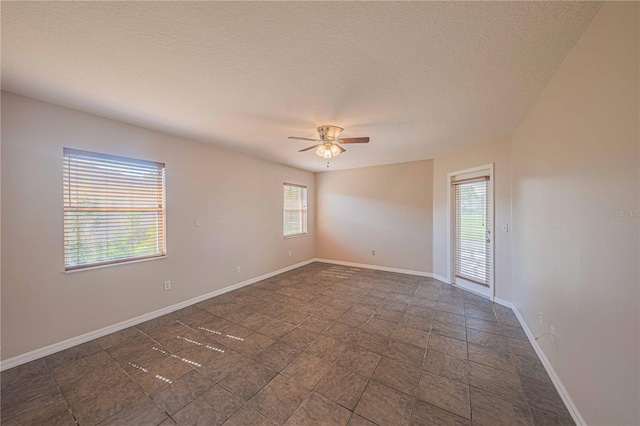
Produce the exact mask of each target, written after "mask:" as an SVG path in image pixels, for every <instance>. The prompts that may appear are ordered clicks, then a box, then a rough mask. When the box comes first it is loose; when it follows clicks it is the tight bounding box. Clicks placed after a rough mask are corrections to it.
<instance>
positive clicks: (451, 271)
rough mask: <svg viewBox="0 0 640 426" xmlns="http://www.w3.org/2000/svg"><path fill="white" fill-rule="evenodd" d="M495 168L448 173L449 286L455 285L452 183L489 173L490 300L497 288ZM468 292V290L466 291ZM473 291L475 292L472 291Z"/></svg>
mask: <svg viewBox="0 0 640 426" xmlns="http://www.w3.org/2000/svg"><path fill="white" fill-rule="evenodd" d="M493 166H494V163H489V164H485V165H483V166H477V167H472V168H470V169H464V170H458V171H455V172H450V173H447V274H448V275H447V282H448V283H449V284H452V285H455V281H456V280H455V270H454V268H455V262H454V261H453V259H454V256H455V254H454V251H455V244H454V241H453V239H454V237H455V236H454V233H453V223H454V214H455V209H454V207H453V185H451V182H452V181H453V178H454V177H455V176H458V175H463V174H468V173H474V172H485V171H486V172H488V173H489V185H490V191H489V206H490V207H491V242H490V243H489V250H490V251H491V264H490V266H491V273H490V279H489V298H490V299H491V300H493V299H494V297H495V288H494V281H495V279H494V274H495V262H496V260H495V239H496V228H495V217H496V213H495V204H494V195H493V194H494V192H495V191H494V188H495V183H494V181H493ZM465 290H467V289H465ZM472 291H473V290H472Z"/></svg>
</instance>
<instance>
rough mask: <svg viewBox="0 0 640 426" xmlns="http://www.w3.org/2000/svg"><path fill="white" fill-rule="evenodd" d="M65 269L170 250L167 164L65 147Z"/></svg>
mask: <svg viewBox="0 0 640 426" xmlns="http://www.w3.org/2000/svg"><path fill="white" fill-rule="evenodd" d="M63 172H64V178H63V183H64V191H63V192H64V262H65V270H74V269H81V268H86V267H91V266H99V265H108V264H112V263H120V262H127V261H132V260H140V259H146V258H152V257H160V256H165V255H166V248H165V166H164V164H162V163H155V162H151V161H144V160H136V159H131V158H125V157H116V156H112V155H106V154H97V153H93V152H86V151H79V150H74V149H68V148H65V149H64V161H63Z"/></svg>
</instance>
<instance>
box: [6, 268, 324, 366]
mask: <svg viewBox="0 0 640 426" xmlns="http://www.w3.org/2000/svg"><path fill="white" fill-rule="evenodd" d="M315 261H316V259H309V260H305V261H304V262H300V263H296V264H295V265H291V266H287V267H286V268H282V269H279V270H277V271H273V272H269V273H267V274H264V275H260V276H259V277H255V278H251V279H248V280H246V281H242V282H239V283H236V284H232V285H230V286H227V287H224V288H221V289H218V290H215V291H212V292H210V293H206V294H203V295H200V296H197V297H194V298H193V299H189V300H185V301H184V302H180V303H176V304H174V305H171V306H166V307H164V308H161V309H158V310H156V311H153V312H149V313H148V314H143V315H140V316H137V317H135V318H131V319H128V320H125V321H122V322H119V323H117V324H113V325H109V326H107V327H103V328H101V329H98V330H95V331H90V332H88V333H85V334H81V335H80V336H76V337H72V338H70V339H67V340H63V341H61V342H58V343H53V344H51V345H48V346H45V347H43V348H39V349H34V350H32V351H30V352H27V353H24V354H22V355H17V356H14V357H12V358H8V359H6V360H4V361H0V371H4V370H8V369H9V368H13V367H17V366H18V365H22V364H26V363H27V362H30V361H33V360H36V359H38V358H42V357H45V356H47V355H51V354H53V353H56V352H59V351H62V350H65V349H69V348H71V347H73V346H76V345H80V344H82V343H86V342H89V341H91V340H93V339H97V338H99V337H103V336H106V335H107V334H111V333H115V332H116V331H120V330H124V329H125V328H129V327H133V326H134V325H138V324H142V323H143V322H145V321H149V320H152V319H154V318H158V317H160V316H162V315H166V314H169V313H171V312H174V311H177V310H179V309H182V308H186V307H187V306H191V305H195V304H196V303H199V302H202V301H203V300H207V299H210V298H212V297H215V296H219V295H221V294H224V293H227V292H230V291H232V290H236V289H239V288H241V287H244V286H247V285H250V284H253V283H257V282H258V281H262V280H264V279H267V278H271V277H273V276H276V275H278V274H282V273H283V272H287V271H290V270H292V269H296V268H299V267H301V266H304V265H308V264H309V263H313V262H315Z"/></svg>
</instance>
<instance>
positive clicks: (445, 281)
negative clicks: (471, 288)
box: [431, 274, 451, 284]
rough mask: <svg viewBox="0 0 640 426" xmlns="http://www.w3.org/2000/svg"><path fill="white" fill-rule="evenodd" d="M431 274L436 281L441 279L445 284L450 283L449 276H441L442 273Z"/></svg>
mask: <svg viewBox="0 0 640 426" xmlns="http://www.w3.org/2000/svg"><path fill="white" fill-rule="evenodd" d="M431 276H432V277H433V278H435V279H436V280H438V281H442V282H443V283H446V284H451V283H450V282H449V278H447V277H443V276H442V275H438V274H431Z"/></svg>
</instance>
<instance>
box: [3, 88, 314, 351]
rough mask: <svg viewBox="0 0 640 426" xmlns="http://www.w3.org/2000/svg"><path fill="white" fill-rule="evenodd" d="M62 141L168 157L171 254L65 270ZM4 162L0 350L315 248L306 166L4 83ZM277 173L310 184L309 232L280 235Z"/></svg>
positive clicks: (23, 347) (283, 262)
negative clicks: (17, 91) (55, 101)
mask: <svg viewBox="0 0 640 426" xmlns="http://www.w3.org/2000/svg"><path fill="white" fill-rule="evenodd" d="M63 147H72V148H78V149H84V150H89V151H97V152H104V153H110V154H116V155H123V156H129V157H134V158H142V159H148V160H154V161H160V162H165V163H166V168H167V220H168V223H167V248H168V257H167V258H166V259H163V260H153V261H147V262H141V263H135V264H126V265H119V266H112V267H107V268H102V269H95V270H87V271H82V272H76V273H71V274H64V273H63V270H64V263H63V251H62V249H63V241H62V148H63ZM1 170H2V249H3V250H2V358H3V359H7V358H11V357H13V356H16V355H19V354H22V353H25V352H27V351H30V350H33V349H38V348H41V347H43V346H46V345H48V344H52V343H57V342H59V341H62V340H64V339H67V338H71V337H74V336H78V335H81V334H83V333H86V332H89V331H94V330H97V329H99V328H102V327H105V326H108V325H111V324H114V323H117V322H120V321H123V320H127V319H130V318H133V317H136V316H138V315H141V314H145V313H148V312H152V311H154V310H156V309H159V308H162V307H165V306H169V305H172V304H175V303H178V302H181V301H184V300H188V299H190V298H193V297H196V296H199V295H202V294H205V293H208V292H211V291H214V290H216V289H220V288H222V287H225V286H228V285H231V284H233V283H236V282H241V281H243V280H247V279H249V278H253V277H256V276H259V275H262V274H265V273H268V272H272V271H275V270H278V269H281V268H284V267H286V266H288V265H291V264H295V263H298V262H301V261H303V260H307V259H310V258H313V257H314V256H315V229H314V223H315V221H314V210H315V208H314V175H313V173H310V172H306V171H302V170H298V169H294V168H290V167H285V166H281V165H277V164H274V163H270V162H267V161H262V160H258V159H254V158H251V157H247V156H244V155H240V154H236V153H233V152H230V151H226V150H223V149H219V148H215V147H213V146H209V145H204V144H200V143H194V142H190V141H186V140H182V139H179V138H177V137H173V136H169V135H166V134H161V133H157V132H153V131H149V130H145V129H141V128H138V127H135V126H131V125H127V124H123V123H119V122H116V121H111V120H107V119H104V118H99V117H96V116H92V115H89V114H84V113H81V112H78V111H73V110H69V109H66V108H62V107H59V106H55V105H51V104H47V103H43V102H39V101H35V100H32V99H28V98H25V97H21V96H17V95H14V94H10V93H6V92H2V168H1ZM284 181H287V182H295V183H300V184H305V185H307V186H308V187H309V235H308V236H307V237H302V238H293V239H286V240H285V239H283V238H282V183H283V182H284ZM195 217H198V218H199V219H200V221H201V224H202V226H201V227H200V228H194V227H193V219H194V218H195ZM289 250H293V256H292V257H288V251H289ZM236 266H240V267H241V271H242V272H241V273H240V274H236ZM164 280H172V281H174V287H173V289H172V290H171V291H163V286H162V284H163V281H164Z"/></svg>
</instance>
